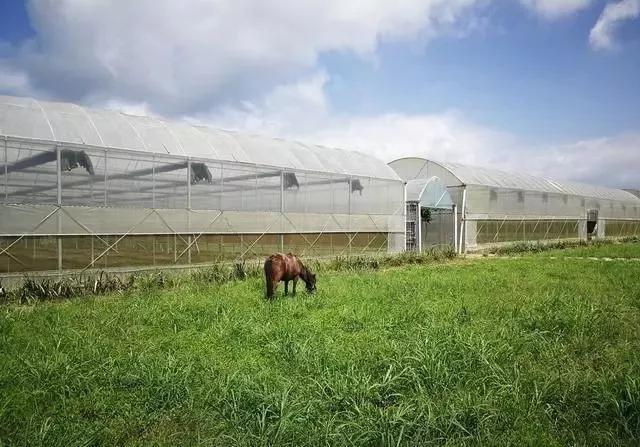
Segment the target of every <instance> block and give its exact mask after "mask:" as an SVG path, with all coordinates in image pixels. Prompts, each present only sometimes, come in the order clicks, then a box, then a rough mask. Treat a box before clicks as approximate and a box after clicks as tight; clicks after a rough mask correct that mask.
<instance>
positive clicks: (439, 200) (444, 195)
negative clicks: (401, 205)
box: [407, 177, 453, 210]
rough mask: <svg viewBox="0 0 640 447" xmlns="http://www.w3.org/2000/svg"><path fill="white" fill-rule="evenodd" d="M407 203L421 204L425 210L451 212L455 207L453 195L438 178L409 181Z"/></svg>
mask: <svg viewBox="0 0 640 447" xmlns="http://www.w3.org/2000/svg"><path fill="white" fill-rule="evenodd" d="M407 201H408V202H420V206H422V207H423V208H436V209H446V210H450V209H452V207H453V199H452V198H451V194H449V191H447V188H446V187H445V185H444V183H442V181H441V180H440V179H439V178H438V177H430V178H428V179H414V180H410V181H408V182H407Z"/></svg>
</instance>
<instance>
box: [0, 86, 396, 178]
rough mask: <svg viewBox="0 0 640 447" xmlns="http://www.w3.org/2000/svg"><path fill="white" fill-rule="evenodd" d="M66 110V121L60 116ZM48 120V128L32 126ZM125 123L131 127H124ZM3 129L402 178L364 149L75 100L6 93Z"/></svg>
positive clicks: (0, 105) (0, 118)
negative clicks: (108, 108)
mask: <svg viewBox="0 0 640 447" xmlns="http://www.w3.org/2000/svg"><path fill="white" fill-rule="evenodd" d="M30 106H31V107H30ZM34 106H35V108H34ZM62 109H64V112H61V110H62ZM36 111H37V112H36ZM61 113H64V114H65V116H64V119H61V118H56V117H60V116H61ZM36 115H37V116H36ZM49 115H51V116H49ZM43 118H44V121H45V122H46V124H45V126H46V127H43V126H33V125H30V123H32V122H35V121H37V122H39V123H40V122H42V121H43ZM53 118H56V119H53ZM143 119H144V121H143ZM124 123H126V125H128V127H129V128H127V129H122V128H121V126H123V125H125V124H124ZM25 124H26V125H25ZM126 125H125V126H126ZM45 128H46V131H45V130H44V129H45ZM87 128H88V129H87ZM0 129H2V131H1V133H2V134H3V135H6V136H13V137H18V138H25V139H33V140H41V141H55V142H61V143H72V144H78V142H79V141H82V142H83V143H84V142H85V140H86V139H85V138H82V135H81V132H84V134H85V135H86V134H87V132H88V133H89V134H90V136H91V138H92V139H91V140H90V141H95V143H93V144H92V145H94V146H96V147H104V148H118V149H128V150H140V144H141V143H142V147H143V148H144V151H145V152H157V153H160V154H166V153H169V154H172V155H178V156H188V157H195V158H205V159H207V158H208V159H212V160H221V161H231V162H235V161H241V162H244V163H252V164H256V165H264V166H274V167H278V168H284V169H299V170H303V171H315V172H327V173H331V174H339V175H353V176H361V177H372V178H380V179H388V180H397V181H400V180H401V179H400V177H399V176H398V175H397V174H396V173H395V171H394V170H393V169H391V167H389V166H388V165H387V164H386V163H385V162H384V161H382V160H380V159H378V158H376V157H373V156H371V155H366V154H364V153H362V152H359V151H357V152H356V151H350V150H345V149H338V148H334V147H325V146H321V145H316V144H310V143H303V142H301V141H297V140H287V139H282V138H272V137H268V136H263V135H255V134H251V133H244V132H238V131H231V130H223V129H215V128H212V127H209V126H200V125H197V124H193V123H190V122H187V121H176V120H168V119H165V118H162V117H157V116H140V115H133V114H129V113H124V112H120V111H115V110H105V109H95V108H89V107H83V106H80V105H77V104H72V103H64V102H52V101H38V100H36V99H32V98H24V97H13V96H2V95H0ZM227 145H228V147H220V146H227ZM160 147H163V148H164V149H165V150H166V152H164V151H160V150H159V148H160ZM212 149H213V150H212ZM216 153H217V154H216Z"/></svg>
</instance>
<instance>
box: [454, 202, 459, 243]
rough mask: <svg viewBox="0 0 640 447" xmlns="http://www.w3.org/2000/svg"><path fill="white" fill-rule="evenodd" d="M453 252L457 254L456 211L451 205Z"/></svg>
mask: <svg viewBox="0 0 640 447" xmlns="http://www.w3.org/2000/svg"><path fill="white" fill-rule="evenodd" d="M453 250H454V251H455V252H456V253H458V210H457V209H456V205H455V203H454V204H453Z"/></svg>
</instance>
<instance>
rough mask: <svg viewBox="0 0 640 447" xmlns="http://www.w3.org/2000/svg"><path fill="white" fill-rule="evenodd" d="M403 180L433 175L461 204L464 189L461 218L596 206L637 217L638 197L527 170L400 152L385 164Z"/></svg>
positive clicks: (579, 212)
mask: <svg viewBox="0 0 640 447" xmlns="http://www.w3.org/2000/svg"><path fill="white" fill-rule="evenodd" d="M389 165H390V166H391V167H392V168H394V169H395V170H396V172H397V173H398V174H399V175H400V176H401V177H402V178H404V179H406V180H412V179H418V178H430V177H431V176H434V175H435V176H438V177H440V178H441V179H442V181H443V182H444V183H445V185H446V186H447V187H448V189H449V191H450V192H451V194H452V197H453V199H454V201H455V202H456V204H457V205H458V206H461V201H462V194H460V191H461V190H462V189H466V190H467V198H466V213H467V218H469V219H472V218H502V217H504V216H510V217H513V218H536V217H538V216H545V217H558V218H561V217H580V218H584V217H585V215H586V211H587V210H589V209H597V210H599V211H600V217H603V218H630V219H640V199H638V198H637V197H635V196H634V195H633V194H631V193H629V192H627V191H624V190H620V189H613V188H605V187H600V186H592V185H585V184H579V183H570V182H559V181H555V180H549V179H545V178H539V177H534V176H531V175H528V174H514V173H507V172H503V171H498V170H493V169H487V168H476V167H470V166H466V165H461V164H457V163H440V162H434V161H430V160H425V159H421V158H405V159H400V160H396V161H393V162H391V163H390V164H389Z"/></svg>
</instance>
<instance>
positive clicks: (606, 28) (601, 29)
mask: <svg viewBox="0 0 640 447" xmlns="http://www.w3.org/2000/svg"><path fill="white" fill-rule="evenodd" d="M639 16H640V0H621V1H619V2H616V3H609V4H607V6H605V8H604V11H602V14H601V15H600V18H599V19H598V21H597V22H596V24H595V26H594V27H593V28H592V29H591V33H590V34H589V42H590V43H591V46H592V47H593V48H595V49H598V50H611V49H613V48H615V46H616V44H615V40H614V33H615V30H616V28H618V26H619V25H620V23H621V22H623V21H625V20H630V19H634V18H637V17H639Z"/></svg>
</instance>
